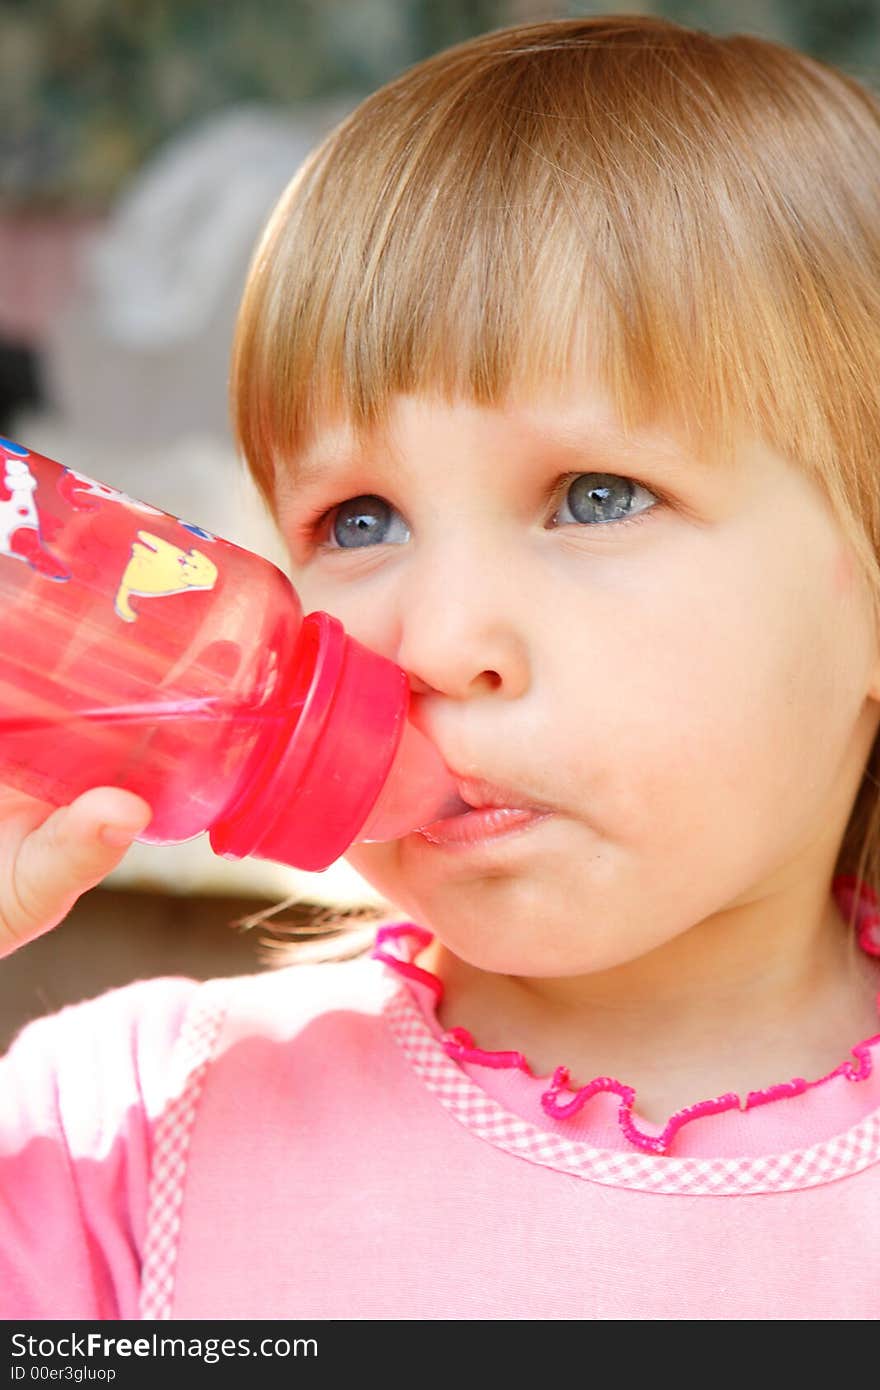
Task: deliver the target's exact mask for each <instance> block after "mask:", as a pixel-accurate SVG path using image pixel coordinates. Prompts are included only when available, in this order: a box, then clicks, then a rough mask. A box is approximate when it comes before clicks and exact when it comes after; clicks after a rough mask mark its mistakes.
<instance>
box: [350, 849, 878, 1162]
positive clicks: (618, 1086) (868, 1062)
mask: <svg viewBox="0 0 880 1390" xmlns="http://www.w3.org/2000/svg"><path fill="white" fill-rule="evenodd" d="M832 889H833V892H834V894H835V896H836V898H837V901H838V904H839V906H840V909H841V911H842V912H843V914H844V915H845V916H847V917H848V916H849V913H850V910H851V907H852V902H853V895H854V894H855V893H856V892H857V890H858V885H857V882H856V879H855V876H854V875H852V874H841V875H839V876H838V877H837V878H835V879H834V882H833V884H832ZM856 930H857V934H858V942H859V945H860V946H861V948H862V950H863V951H865V952H866V953H867V954H868V955H872V956H880V909H878V902H877V897H876V894H875V893H874V892H873V890H872V889H871V888H870V887H869V886H868V885H867V884H862V885H861V890H860V892H859V906H858V916H857V922H856ZM407 937H409V938H411V939H412V940H414V941H415V942H416V943H417V944H416V946H415V949H413V950H412V954H413V955H417V954H418V953H419V951H422V950H424V948H425V947H426V946H427V945H428V944H429V943H430V942H431V941H433V939H434V938H433V933H432V932H429V931H427V930H426V928H424V927H420V926H417V925H416V923H415V922H404V923H395V924H393V925H391V926H386V927H380V928H379V929H378V931H377V932H376V943H375V946H374V948H373V951H372V956H373V959H375V960H379V961H382V962H383V964H385V965H388V966H390V967H391V968H392V969H393V970H395V971H397V973H398V974H399V975H403V976H405V977H407V978H408V979H411V980H415V981H417V982H419V983H420V984H423V985H427V986H429V988H430V989H432V990H433V991H434V994H435V995H436V1002H437V1004H439V1003H440V1001H441V999H442V998H443V981H442V980H441V979H440V978H439V977H438V976H437V975H435V974H433V972H432V971H430V970H424V969H423V968H422V967H421V966H419V965H414V964H413V962H412V960H410V959H406V958H404V957H401V956H397V955H394V954H393V953H391V952H390V951H388V950H386V949H385V948H386V944H388V945H390V944H391V943H392V942H397V941H400V940H402V939H405V938H407ZM404 949H406V948H405V947H404ZM877 1004H878V1008H880V994H878V996H877ZM441 1043H442V1046H443V1049H444V1051H445V1052H446V1054H447V1056H449V1057H452V1058H453V1059H454V1060H456V1061H459V1062H473V1063H476V1064H477V1065H479V1066H484V1067H496V1068H508V1067H509V1068H515V1069H516V1070H518V1071H522V1072H524V1073H525V1074H526V1075H527V1076H530V1077H534V1076H535V1073H534V1072H533V1071H532V1069H531V1067H530V1066H529V1064H528V1062H527V1061H526V1059H525V1057H524V1056H523V1054H522V1053H521V1052H487V1051H485V1050H484V1049H483V1048H481V1047H477V1046H476V1044H475V1042H474V1039H473V1036H472V1035H471V1034H470V1033H469V1032H468V1030H467V1029H466V1028H449V1029H447V1031H446V1032H445V1033H444V1034H443V1036H442V1038H441ZM878 1043H880V1033H875V1034H874V1035H873V1036H872V1037H870V1038H865V1039H864V1040H863V1041H862V1042H860V1043H859V1044H858V1045H857V1046H856V1047H854V1048H853V1049H852V1058H851V1059H847V1061H845V1062H841V1064H840V1066H838V1067H835V1068H834V1070H833V1071H830V1072H828V1074H827V1075H826V1076H822V1077H819V1079H818V1080H817V1081H805V1080H804V1079H803V1077H795V1078H794V1080H792V1081H785V1082H780V1083H779V1084H778V1085H775V1086H768V1087H767V1088H766V1089H765V1090H761V1091H749V1093H748V1095H747V1096H746V1100H745V1104H743V1105H741V1102H740V1098H739V1096H738V1095H735V1094H734V1093H733V1092H732V1091H731V1092H728V1093H727V1094H726V1095H723V1096H717V1097H716V1098H715V1099H714V1100H702V1101H699V1102H698V1103H697V1104H696V1105H688V1106H685V1108H684V1109H683V1110H677V1111H676V1112H675V1114H674V1115H672V1116H671V1117H670V1118H669V1120H667V1122H666V1124H665V1125H664V1127H663V1130H662V1131H661V1133H660V1134H656V1135H655V1134H646V1133H644V1131H643V1130H640V1129H639V1128H638V1126H637V1125H636V1124H635V1123H634V1121H633V1118H632V1112H633V1109H634V1107H635V1100H636V1093H635V1091H634V1090H633V1088H632V1086H625V1085H624V1084H623V1083H622V1082H620V1081H617V1080H615V1078H614V1077H611V1076H596V1077H594V1078H593V1080H592V1081H589V1082H587V1084H586V1085H585V1086H580V1087H578V1088H577V1089H576V1090H572V1088H571V1087H570V1086H569V1080H570V1073H569V1071H568V1069H567V1068H566V1067H557V1068H556V1069H555V1071H554V1072H553V1075H552V1077H551V1080H550V1084H549V1086H548V1087H547V1090H546V1091H544V1092H543V1094H542V1095H541V1106H542V1109H543V1110H544V1111H545V1113H546V1114H547V1115H549V1116H550V1117H551V1118H552V1119H556V1120H560V1119H565V1118H566V1117H567V1116H569V1115H576V1114H577V1112H578V1111H579V1110H581V1109H582V1108H583V1106H584V1105H586V1103H587V1101H588V1100H590V1098H591V1097H592V1096H595V1095H597V1094H598V1093H599V1092H602V1091H605V1092H610V1093H611V1094H612V1095H616V1096H618V1097H619V1099H620V1106H619V1108H618V1122H619V1124H620V1128H621V1130H622V1131H623V1133H624V1135H625V1137H626V1139H627V1140H628V1141H629V1142H630V1143H631V1144H633V1145H634V1146H635V1147H636V1148H638V1149H642V1150H643V1151H644V1152H645V1153H651V1154H666V1153H668V1152H669V1147H670V1145H671V1143H672V1141H673V1139H674V1138H675V1135H676V1134H677V1133H678V1131H679V1130H680V1129H681V1128H682V1127H683V1126H684V1125H687V1124H691V1123H693V1121H694V1120H698V1119H700V1117H701V1116H703V1115H718V1114H720V1113H721V1112H722V1111H724V1110H735V1109H740V1108H742V1109H743V1110H751V1109H753V1108H754V1107H755V1106H757V1105H768V1104H769V1103H770V1102H772V1101H778V1100H787V1099H788V1098H789V1097H791V1096H799V1095H802V1094H803V1093H804V1091H810V1090H813V1089H814V1088H815V1087H816V1086H824V1085H825V1084H826V1083H827V1082H829V1081H831V1080H832V1079H833V1078H834V1077H835V1076H843V1077H845V1078H846V1080H847V1081H864V1080H866V1079H867V1077H869V1076H870V1075H871V1072H872V1070H873V1058H872V1056H871V1049H872V1048H873V1047H875V1046H876V1045H877V1044H878ZM563 1092H568V1093H569V1094H570V1095H571V1099H570V1100H567V1101H566V1100H561V1099H560V1096H561V1095H562V1094H563Z"/></svg>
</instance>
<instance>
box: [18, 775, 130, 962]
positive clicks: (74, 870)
mask: <svg viewBox="0 0 880 1390" xmlns="http://www.w3.org/2000/svg"><path fill="white" fill-rule="evenodd" d="M151 815H152V812H151V810H150V807H149V805H148V803H147V802H146V801H144V799H143V797H140V796H137V795H136V794H135V793H134V792H128V791H123V790H122V788H121V787H91V788H90V789H89V790H88V791H87V792H83V793H82V795H81V796H78V797H77V798H76V800H75V801H72V802H71V803H70V805H69V806H58V807H54V806H51V805H49V804H48V803H47V802H45V801H38V800H37V798H36V797H33V796H28V795H26V793H24V792H19V791H14V790H13V789H12V788H11V787H3V786H0V956H7V955H9V954H11V952H12V951H15V950H16V949H17V948H18V947H19V946H24V945H25V944H26V943H27V942H28V941H32V940H33V939H34V937H36V936H42V934H43V932H47V931H49V930H50V928H52V927H55V926H57V925H58V923H59V922H61V921H62V920H63V919H64V918H65V917H66V916H67V914H68V912H69V911H70V909H71V908H72V907H73V905H74V903H75V902H76V900H77V898H79V897H80V896H81V895H82V894H83V893H85V892H86V890H87V889H89V888H94V886H95V884H96V883H99V882H100V880H101V879H102V878H104V876H105V875H106V874H109V872H110V870H111V869H115V867H116V865H117V864H118V863H119V861H120V859H121V858H122V856H123V855H124V854H125V851H126V849H127V848H128V846H129V845H130V844H131V841H132V840H133V839H134V837H135V836H136V835H138V834H140V832H141V831H142V830H143V829H144V828H145V827H146V825H147V824H148V823H149V820H150V817H151ZM108 832H109V834H110V836H111V838H112V835H113V833H114V832H118V833H119V839H118V842H117V843H115V844H113V843H108V842H107V840H105V839H104V835H105V834H107V833H108Z"/></svg>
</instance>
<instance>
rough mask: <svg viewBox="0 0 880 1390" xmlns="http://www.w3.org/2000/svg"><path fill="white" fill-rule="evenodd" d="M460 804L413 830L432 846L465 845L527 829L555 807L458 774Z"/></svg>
mask: <svg viewBox="0 0 880 1390" xmlns="http://www.w3.org/2000/svg"><path fill="white" fill-rule="evenodd" d="M457 782H458V794H459V796H460V798H461V802H462V807H461V810H460V811H457V812H456V813H455V814H454V815H451V816H446V817H444V818H443V819H442V820H438V821H434V823H433V824H431V825H425V826H422V827H421V828H420V829H419V830H418V831H416V832H415V833H416V834H417V835H420V836H422V838H423V839H425V840H427V841H428V842H429V843H430V844H432V845H442V846H445V847H449V848H454V847H460V848H467V847H468V846H469V845H475V844H478V843H480V842H483V841H487V840H498V839H501V838H502V837H508V836H511V835H513V834H514V833H517V832H522V831H525V830H528V829H530V828H531V826H533V825H537V824H538V822H539V821H542V820H546V819H547V817H548V816H551V815H553V813H554V808H553V807H552V806H548V805H546V803H543V802H540V801H538V800H536V799H534V798H532V797H531V796H529V795H527V794H525V793H523V792H519V791H515V790H513V789H512V788H509V787H501V786H499V785H498V784H497V783H494V782H484V781H481V780H476V779H474V778H468V777H457Z"/></svg>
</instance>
